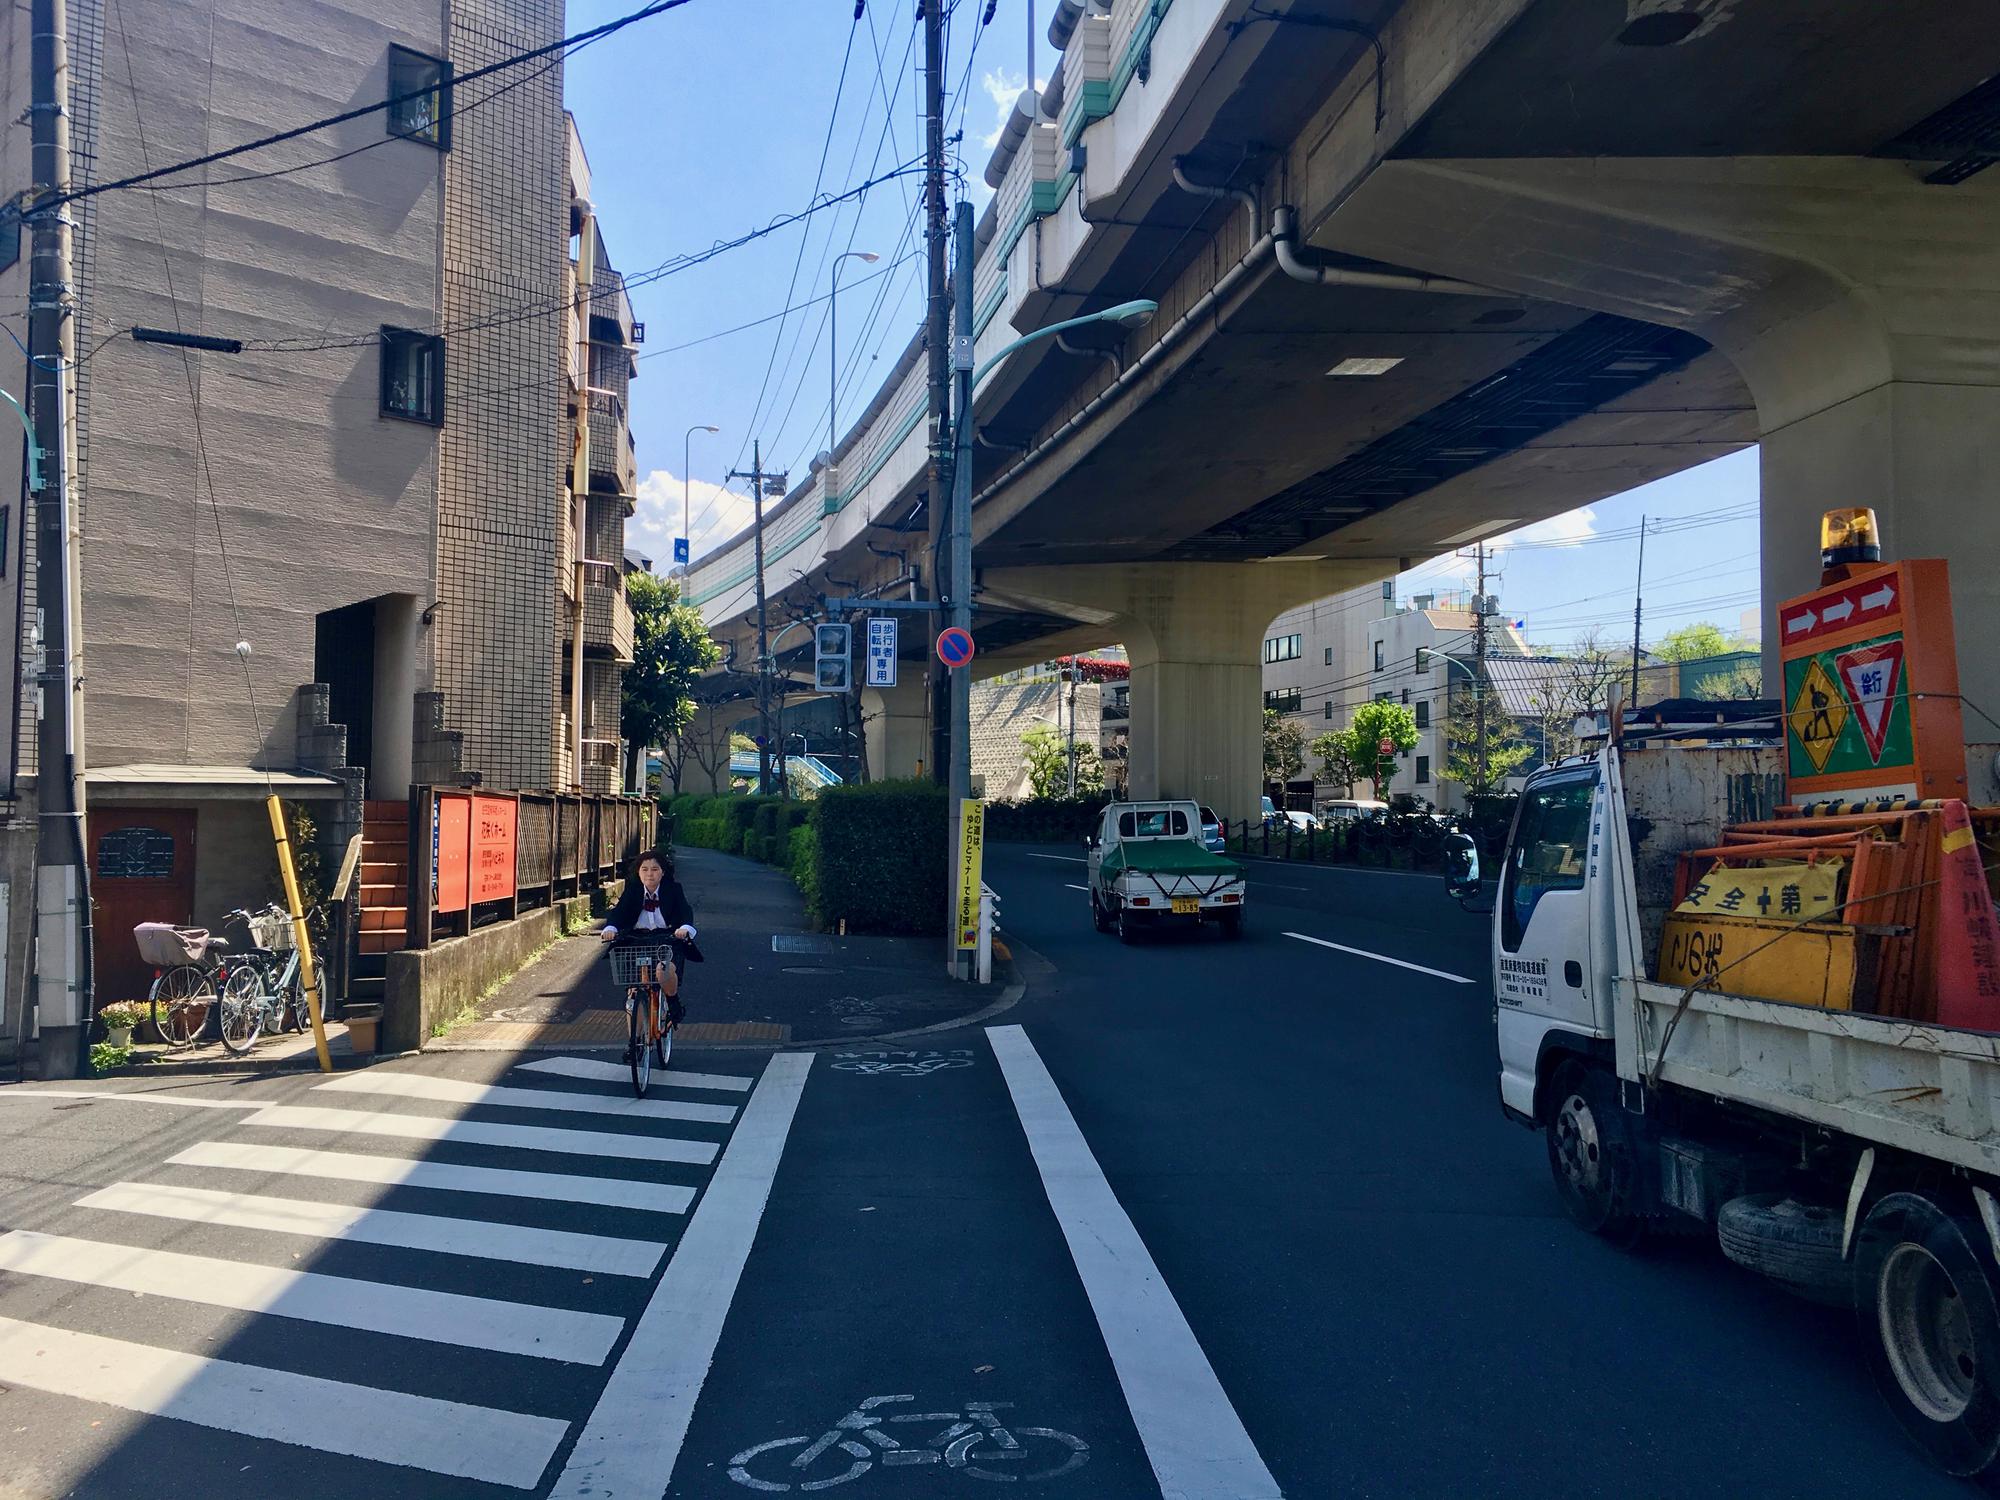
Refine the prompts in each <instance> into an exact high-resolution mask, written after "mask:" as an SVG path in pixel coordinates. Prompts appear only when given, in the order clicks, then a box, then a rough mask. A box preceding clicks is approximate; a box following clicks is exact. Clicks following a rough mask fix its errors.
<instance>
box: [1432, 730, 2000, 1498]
mask: <svg viewBox="0 0 2000 1500" xmlns="http://www.w3.org/2000/svg"><path fill="white" fill-rule="evenodd" d="M1783 764H1784V762H1783V750H1782V747H1781V746H1778V745H1769V746H1745V745H1743V744H1742V743H1740V742H1738V743H1734V744H1728V745H1718V744H1703V745H1689V744H1687V743H1686V742H1685V741H1683V742H1682V743H1679V744H1666V743H1660V742H1653V743H1649V742H1647V741H1646V740H1644V739H1643V738H1638V739H1635V738H1631V737H1628V738H1627V739H1626V740H1625V741H1624V742H1623V743H1622V744H1621V743H1615V742H1614V743H1611V744H1608V745H1607V746H1606V747H1605V748H1604V749H1603V750H1602V751H1601V752H1599V753H1598V754H1596V755H1595V756H1579V757H1574V758H1571V759H1569V760H1567V761H1563V762H1559V763H1556V764H1553V765H1551V766H1548V767H1545V768H1544V769H1542V770H1540V771H1538V772H1536V773H1535V774H1534V775H1533V776H1531V777H1530V778H1529V779H1528V781H1527V783H1526V785H1525V786H1524V788H1523V790H1522V793H1521V798H1520V803H1519V806H1518V808H1517V809H1516V812H1515V815H1514V824H1513V828H1512V831H1511V834H1510V837H1509V839H1508V843H1507V850H1506V855H1505V861H1504V868H1503V869H1502V870H1501V872H1500V878H1499V883H1498V892H1497V896H1496V897H1495V906H1494V911H1493V924H1492V938H1491V952H1492V981H1493V995H1494V1001H1495V1006H1494V1014H1495V1025H1496V1031H1497V1037H1498V1043H1499V1062H1500V1102H1501V1106H1502V1108H1503V1109H1504V1110H1505V1112H1506V1113H1507V1115H1508V1116H1510V1117H1511V1118H1512V1119H1514V1120H1516V1121H1518V1122H1519V1123H1521V1124H1523V1125H1527V1126H1529V1127H1531V1128H1533V1129H1535V1130H1538V1131H1540V1132H1541V1133H1542V1134H1543V1135H1544V1137H1545V1139H1546V1142H1547V1148H1548V1160H1549V1166H1550V1170H1551V1172H1552V1174H1553V1176H1554V1178H1555V1185H1556V1188H1557V1191H1558V1193H1559V1194H1560V1196H1561V1198H1562V1201H1563V1204H1564V1206H1565V1208H1566V1209H1567V1211H1568V1213H1569V1215H1570V1217H1571V1218H1572V1219H1574V1220H1575V1222H1576V1223H1577V1224H1578V1225H1580V1226H1581V1227H1582V1228H1584V1229H1586V1230H1589V1231H1591V1232H1593V1233H1596V1234H1599V1235H1603V1236H1606V1237H1608V1238H1611V1239H1613V1240H1616V1241H1619V1242H1622V1243H1627V1244H1630V1243H1635V1242H1636V1241H1637V1240H1638V1239H1639V1238H1641V1237H1642V1236H1643V1235H1644V1234H1645V1233H1647V1232H1648V1231H1649V1230H1651V1231H1662V1230H1664V1231H1675V1230H1679V1231H1687V1232H1693V1233H1699V1234H1709V1233H1713V1234H1715V1235H1716V1236H1717V1237H1718V1239H1719V1241H1720V1244H1721V1248H1722V1249H1723V1251H1724V1253H1725V1254H1726V1255H1728V1257H1729V1258H1730V1259H1731V1260H1734V1261H1736V1262H1737V1263H1739V1264H1742V1265H1746V1266H1749V1267H1751V1268H1752V1269H1755V1270H1758V1271H1760V1272H1762V1273H1763V1274H1765V1275H1767V1276H1770V1277H1772V1278H1774V1279H1775V1280H1777V1281H1778V1282H1779V1283H1780V1284H1781V1285H1782V1286H1784V1287H1785V1288H1787V1289H1788V1290H1791V1291H1793V1292H1796V1293H1799V1294H1801V1295H1804V1296H1807V1297H1811V1298H1814V1299H1816V1300H1820V1301H1824V1302H1829V1303H1833V1304H1837V1305H1841V1306H1851V1307H1852V1308H1853V1309H1854V1311H1855V1314H1856V1317H1857V1321H1858V1324H1859V1327H1860V1331H1861V1334H1862V1338H1863V1341H1864V1345H1865V1348H1866V1350H1867V1358H1868V1362H1869V1364H1870V1366H1871V1369H1872V1373H1873V1375H1874V1377H1875V1381H1876V1384H1877V1386H1878V1387H1879V1389H1880V1390H1881V1392H1882V1394H1883V1396H1884V1398H1885V1399H1886V1401H1887V1402H1888V1404H1889V1406H1890V1408H1891V1410H1892V1411H1893V1412H1894V1414H1895V1416H1896V1418H1897V1420H1898V1422H1899V1423H1900V1425H1901V1426H1902V1428H1903V1430H1904V1431H1905V1432H1906V1433H1908V1435H1909V1436H1910V1437H1911V1439H1912V1440H1913V1441H1914V1442H1915V1444H1916V1445H1917V1447H1918V1448H1920V1449H1921V1450H1922V1451H1923V1452H1924V1453H1925V1454H1926V1455H1927V1456H1928V1457H1929V1458H1930V1459H1931V1460H1932V1461H1933V1462H1934V1463H1935V1464H1937V1465H1938V1466H1939V1467H1941V1468H1943V1469H1944V1470H1946V1471H1947V1472H1949V1473H1952V1474H1957V1475H1962V1476H1971V1475H1978V1474H1983V1473H1988V1472H1989V1471H1993V1470H1996V1469H2000V1035H1995V1034H1991V1033H1987V1032H1978V1031H1966V1030H1958V1029H1954V1028H1948V1027H1943V1026H1938V1025H1932V1024H1924V1023H1919V1022H1914V1021H1910V1020H1899V1019H1892V1018H1889V1017H1884V1016H1876V1015H1869V1014H1864V1013H1860V1012H1858V1011H1852V1010H1843V1009H1823V1008H1819V1007H1817V1006H1813V1005H1804V1004H1789V1003H1783V1002H1779V1001H1774V1000H1764V999H1749V998H1744V997H1740V996H1736V995H1731V994H1728V993H1726V992H1719V991H1725V990H1726V988H1727V977H1726V967H1725V972H1724V973H1723V974H1722V975H1719V976H1717V982H1718V988H1717V989H1713V990H1712V989H1706V988H1693V987H1690V986H1688V985H1685V984H1679V983H1660V982H1658V981H1656V980H1654V979H1652V978H1649V977H1648V975H1649V973H1651V972H1653V970H1652V958H1653V956H1654V955H1655V954H1657V953H1659V951H1660V935H1661V931H1662V925H1663V923H1664V921H1665V913H1666V911H1667V909H1668V907H1669V906H1670V905H1671V904H1672V896H1671V891H1672V886H1673V879H1674V873H1673V872H1674V864H1675V858H1676V851H1677V850H1684V849H1700V848H1704V847H1708V846H1712V845H1715V844H1717V843H1719V842H1720V841H1721V839H1720V835H1721V832H1722V829H1723V827H1724V825H1726V824H1728V823H1731V822H1737V821H1743V820H1746V819H1750V818H1757V817H1769V816H1770V815H1771V810H1772V808H1773V806H1774V805H1775V804H1776V803H1778V802H1780V801H1782V800H1783V788H1784V784H1785V783H1784V777H1783V774H1782V772H1783ZM1446 880H1447V883H1448V886H1449V888H1450V890H1451V891H1452V893H1453V894H1454V895H1456V896H1458V897H1459V898H1460V900H1461V901H1465V900H1467V899H1468V898H1469V897H1471V896H1472V895H1473V894H1475V893H1477V892H1478V891H1480V890H1481V889H1482V887H1481V886H1480V883H1479V870H1478V854H1477V851H1476V849H1475V848H1473V847H1472V841H1471V839H1470V838H1468V837H1466V836H1464V835H1457V836H1454V837H1453V839H1452V840H1451V841H1450V845H1449V847H1448V850H1447V867H1446Z"/></svg>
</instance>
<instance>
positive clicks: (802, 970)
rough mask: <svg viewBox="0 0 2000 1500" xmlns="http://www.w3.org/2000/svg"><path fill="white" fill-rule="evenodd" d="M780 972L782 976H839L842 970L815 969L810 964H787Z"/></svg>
mask: <svg viewBox="0 0 2000 1500" xmlns="http://www.w3.org/2000/svg"><path fill="white" fill-rule="evenodd" d="M779 972H780V973H782V974H838V973H839V972H840V970H838V969H815V968H814V967H812V965H810V964H787V965H785V967H784V968H783V969H781V970H779Z"/></svg>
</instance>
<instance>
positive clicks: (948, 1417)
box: [729, 1396, 1090, 1494]
mask: <svg viewBox="0 0 2000 1500" xmlns="http://www.w3.org/2000/svg"><path fill="white" fill-rule="evenodd" d="M916 1399H917V1398H916V1397H915V1396H870V1397H868V1398H867V1400H865V1401H863V1402H862V1403H861V1404H860V1405H859V1406H857V1407H855V1408H854V1410H853V1411H851V1412H849V1413H848V1414H847V1415H846V1416H844V1417H842V1418H841V1419H840V1420H839V1421H838V1422H836V1423H834V1424H833V1426H832V1427H831V1428H829V1429H828V1430H827V1431H826V1432H823V1433H821V1434H820V1436H819V1437H818V1438H817V1439H816V1440H815V1439H809V1438H807V1437H805V1436H804V1435H803V1434H801V1435H800V1436H798V1437H782V1438H772V1439H771V1440H770V1441H769V1442H767V1443H759V1444H757V1446H756V1447H754V1448H745V1449H744V1450H743V1451H742V1452H741V1453H739V1454H737V1455H736V1457H734V1458H732V1459H731V1460H730V1461H729V1477H730V1478H731V1479H733V1480H735V1481H736V1482H737V1483H738V1484H740V1485H745V1486H747V1487H748V1488H750V1489H753V1490H763V1491H765V1492H767V1493H773V1494H780V1493H784V1492H786V1491H790V1490H800V1491H814V1490H827V1489H832V1488H833V1487H834V1486H835V1485H837V1484H846V1483H847V1482H848V1481H849V1480H851V1479H859V1478H860V1477H861V1476H862V1475H863V1474H866V1473H867V1472H868V1471H869V1470H870V1469H872V1468H874V1467H875V1465H876V1464H877V1463H880V1464H881V1465H882V1467H883V1468H885V1469H896V1468H917V1467H921V1466H926V1465H928V1466H933V1467H935V1466H938V1465H942V1466H943V1467H945V1468H947V1469H958V1470H962V1471H963V1472H964V1473H967V1474H970V1475H971V1476H972V1477H973V1478H974V1479H991V1480H994V1481H996V1482H998V1483H1002V1484H1006V1483H1012V1482H1013V1481H1016V1480H1024V1479H1025V1480H1036V1479H1055V1478H1058V1477H1059V1476H1061V1475H1064V1474H1068V1473H1071V1472H1073V1471H1075V1470H1077V1469H1080V1468H1082V1467H1083V1466H1084V1464H1085V1463H1086V1462H1087V1461H1088V1460H1089V1458H1090V1446H1089V1444H1087V1443H1085V1442H1084V1440H1083V1439H1082V1438H1080V1437H1075V1436H1073V1435H1071V1434H1070V1433H1067V1432H1057V1431H1056V1430H1055V1429H1054V1428H1052V1427H1014V1428H1008V1427H1004V1426H1002V1425H1001V1423H1000V1419H999V1418H998V1417H996V1416H995V1415H994V1413H995V1412H998V1411H1005V1410H1007V1409H1009V1408H1011V1407H1012V1406H1013V1404H1014V1403H1013V1402H1011V1401H968V1402H966V1403H965V1410H964V1411H963V1412H956V1411H942V1412H939V1411H932V1412H914V1411H908V1412H890V1413H884V1412H881V1411H879V1410H878V1408H880V1407H884V1406H892V1405H894V1404H896V1403H897V1402H899V1401H914V1400H916ZM892 1422H902V1423H913V1422H924V1423H929V1422H939V1423H943V1424H944V1425H943V1426H942V1428H940V1430H939V1431H938V1432H937V1433H936V1434H935V1435H934V1436H932V1437H930V1438H928V1439H927V1440H926V1441H925V1442H924V1443H923V1444H922V1445H921V1446H905V1445H904V1444H902V1443H899V1442H897V1441H896V1440H895V1439H894V1438H892V1437H890V1436H889V1434H888V1433H886V1432H884V1431H883V1430H882V1429H883V1427H884V1426H886V1425H887V1424H889V1423H892ZM870 1444H873V1445H874V1446H873V1447H871V1446H869V1445H870ZM787 1448H799V1449H800V1450H801V1451H800V1452H798V1453H796V1454H794V1455H793V1456H792V1457H791V1459H790V1460H789V1461H781V1459H780V1456H779V1455H780V1454H781V1453H782V1451H783V1450H784V1449H787ZM753 1463H754V1464H756V1466H757V1469H758V1470H759V1472H758V1473H755V1474H753V1473H752V1472H751V1471H750V1469H751V1465H752V1464H753ZM767 1476H768V1477H767Z"/></svg>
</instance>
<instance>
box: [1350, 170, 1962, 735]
mask: <svg viewBox="0 0 2000 1500" xmlns="http://www.w3.org/2000/svg"><path fill="white" fill-rule="evenodd" d="M1920 175H1921V174H1920V171H1919V170H1918V169H1914V168H1913V167H1912V166H1911V165H1910V164H1909V163H1905V162H1899V161H1887V160H1878V159H1873V158H1860V157H1737V158H1700V159H1595V160H1575V159H1539V158H1538V159H1520V160H1491V161H1488V160H1479V161H1468V160H1399V161H1393V162H1387V163H1384V164H1383V165H1382V166H1380V167H1378V168H1377V169H1376V170H1375V171H1374V172H1373V173H1372V174H1371V175H1370V176H1369V178H1368V179H1367V181H1366V182H1364V183H1363V184H1362V185H1361V186H1360V187H1359V188H1358V189H1357V190H1356V191H1355V192H1354V193H1353V194H1352V195H1350V197H1349V198H1348V200H1347V201H1346V202H1345V203H1343V204H1342V205H1341V206H1340V208H1339V209H1338V210H1336V212H1335V213H1334V214H1333V215H1332V216H1331V217H1330V218H1329V219H1328V220H1327V221H1326V223H1325V224H1324V225H1323V226H1322V227H1321V230H1320V231H1319V233H1320V235H1321V236H1323V237H1324V238H1326V239H1327V240H1329V241H1336V242H1337V243H1338V244H1339V245H1340V246H1341V247H1342V248H1344V249H1348V250H1352V251H1356V252H1358V253H1361V254H1366V255H1371V256H1379V257H1382V258H1385V259H1394V258H1397V257H1403V258H1406V259H1407V258H1414V257H1416V256H1417V255H1418V254H1419V252H1421V256H1422V263H1423V264H1425V265H1426V266H1427V267H1431V268H1434V269H1436V270H1438V271H1440V272H1443V273H1446V274H1449V275H1454V276H1463V277H1467V278H1469V279H1476V280H1479V281H1481V282H1484V283H1487V284H1490V285H1497V286H1501V287H1504V288H1506V289H1507V290H1510V291H1514V292H1517V293H1519V294H1520V295H1523V296H1528V297H1537V298H1552V299H1555V300H1560V301H1567V302H1571V303H1573V304H1575V305H1578V306H1583V307H1590V308H1593V309H1596V310H1599V311H1604V312H1613V313H1618V314H1621V315H1623V316H1626V317H1634V318H1642V319H1645V320H1647V321H1651V322H1655V323H1661V324H1664V325H1667V326H1671V327H1678V328H1684V329H1687V330H1688V331H1690V332H1693V333H1696V334H1699V335H1700V336H1701V337H1703V338H1705V339H1707V340H1708V341H1709V342H1710V343H1712V344H1714V345H1715V346H1716V348H1717V349H1718V350H1720V351H1721V352H1722V353H1723V354H1724V355H1726V356H1727V357H1728V358H1729V359H1730V361H1731V362H1732V363H1733V364H1734V365H1735V367H1736V369H1737V370H1738V372H1739V373H1740V374H1741V376H1742V378H1743V381H1744V384H1745V385H1746V386H1747V387H1748V388H1749V390H1750V393H1751V396H1752V397H1753V399H1754V400H1755V402H1756V408H1757V426H1758V437H1759V442H1760V445H1761V446H1760V453H1761V477H1762V495H1763V522H1762V527H1763V594H1764V610H1765V631H1764V639H1765V643H1766V660H1765V671H1766V679H1767V684H1768V683H1770V682H1773V681H1774V679H1775V670H1776V642H1777V631H1776V628H1775V614H1774V612H1775V608H1776V605H1777V602H1778V601H1779V600H1781V599H1784V598H1786V597H1788V596H1790V595H1793V594H1797V593H1799V592H1802V591H1803V590H1805V589H1807V588H1810V587H1811V586H1812V585H1813V584H1815V583H1816V582H1817V581H1818V557H1817V548H1816V538H1817V530H1816V526H1815V524H1814V523H1815V522H1816V520H1817V518H1818V516H1819V514H1820V513H1821V512H1822V511H1823V510H1825V509H1827V508H1828V507H1831V506H1836V505H1872V506H1873V507H1875V509H1876V511H1877V513H1878V515H1879V516H1880V518H1881V521H1882V526H1883V534H1884V537H1883V539H1884V544H1885V547H1886V548H1887V550H1888V554H1889V555H1890V556H1892V557H1925V556H1930V557H1945V558H1949V559H1951V560H1953V561H1954V562H1957V563H1958V564H1959V566H1958V567H1957V569H1956V570H1955V571H1954V575H1953V579H1952V587H1953V607H1954V614H1955V616H1956V623H1957V628H1958V635H1959V639H1960V640H1961V641H1963V642H1968V643H1970V642H1974V641H1978V640H1984V639H1990V638H1992V636H1993V635H1994V634H1995V633H2000V575H1996V574H1995V573H1994V572H1993V571H1992V570H1991V569H1990V568H1988V567H1986V566H1985V565H1984V564H1985V562H1986V560H1987V559H1990V558H1991V557H1993V556H1994V555H1996V553H2000V183H1993V182H1987V181H1986V180H1985V179H1984V178H1975V179H1972V180H1970V181H1968V182H1967V183H1965V184H1962V185H1960V186H1956V187H1943V186H1935V185H1928V184H1925V183H1923V182H1922V181H1920V180H1919V179H1920ZM1959 666H1960V676H1961V682H1962V685H1963V688H1964V691H1965V693H1966V695H1967V697H1968V699H1970V700H1971V701H1972V702H1974V703H1983V704H1986V705H1989V706H1991V705H1995V704H1996V703H2000V659H1994V658H1992V657H1990V656H1982V655H1980V654H1977V653H1973V652H1971V651H1967V652H1963V653H1961V656H1960V662H1959ZM1995 711H2000V709H1996V710H1995Z"/></svg>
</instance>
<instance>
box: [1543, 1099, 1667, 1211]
mask: <svg viewBox="0 0 2000 1500" xmlns="http://www.w3.org/2000/svg"><path fill="white" fill-rule="evenodd" d="M1550 1097H1551V1104H1550V1109H1549V1123H1548V1129H1547V1131H1546V1138H1547V1141H1548V1148H1549V1171H1550V1172H1551V1173H1552V1174H1553V1175H1554V1177H1555V1180H1556V1192H1557V1193H1558V1194H1559V1195H1560V1196H1561V1198H1562V1201H1563V1207H1564V1208H1565V1209H1566V1210H1568V1212H1569V1216H1570V1218H1572V1219H1574V1220H1575V1221H1576V1224H1577V1226H1578V1227H1579V1228H1581V1229H1587V1230H1588V1231H1590V1233H1592V1234H1596V1235H1602V1236H1603V1237H1604V1238H1605V1239H1608V1240H1612V1241H1614V1242H1616V1243H1619V1244H1624V1245H1631V1244H1635V1243H1637V1241H1638V1239H1639V1236H1640V1233H1641V1231H1642V1230H1643V1229H1644V1227H1645V1219H1644V1217H1643V1216H1642V1215H1641V1213H1640V1212H1639V1211H1638V1210H1639V1152H1638V1146H1637V1141H1636V1139H1635V1137H1636V1135H1637V1132H1636V1131H1635V1130H1634V1128H1633V1126H1632V1122H1631V1117H1630V1116H1628V1115H1627V1114H1626V1113H1625V1109H1624V1107H1623V1106H1622V1105H1621V1104H1619V1102H1618V1091H1617V1088H1616V1087H1615V1085H1614V1084H1613V1082H1612V1079H1611V1075H1610V1074H1609V1073H1607V1072H1606V1071H1605V1070H1604V1069H1602V1068H1593V1067H1588V1066H1586V1065H1585V1064H1583V1063H1579V1062H1566V1063H1564V1064H1563V1065H1562V1066H1561V1067H1560V1068H1559V1069H1558V1070H1557V1072H1556V1076H1555V1080H1554V1088H1553V1089H1552V1090H1551V1091H1550Z"/></svg>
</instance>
